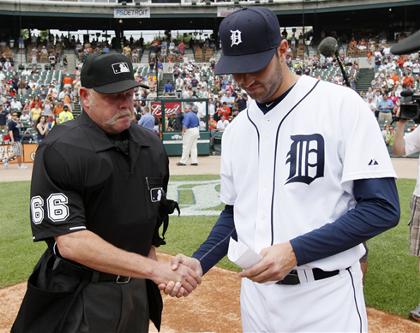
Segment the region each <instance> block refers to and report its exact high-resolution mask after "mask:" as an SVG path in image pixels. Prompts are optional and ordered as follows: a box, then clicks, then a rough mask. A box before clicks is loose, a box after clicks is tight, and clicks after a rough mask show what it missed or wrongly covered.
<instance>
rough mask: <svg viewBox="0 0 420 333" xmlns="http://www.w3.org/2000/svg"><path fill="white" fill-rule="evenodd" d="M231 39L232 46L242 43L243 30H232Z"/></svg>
mask: <svg viewBox="0 0 420 333" xmlns="http://www.w3.org/2000/svg"><path fill="white" fill-rule="evenodd" d="M230 40H231V41H232V44H230V47H232V46H233V45H239V44H241V43H242V38H241V32H240V31H239V30H231V31H230Z"/></svg>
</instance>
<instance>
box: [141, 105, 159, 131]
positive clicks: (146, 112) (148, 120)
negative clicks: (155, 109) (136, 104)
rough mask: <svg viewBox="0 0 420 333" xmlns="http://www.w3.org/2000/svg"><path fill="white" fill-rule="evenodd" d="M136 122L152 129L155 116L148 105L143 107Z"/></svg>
mask: <svg viewBox="0 0 420 333" xmlns="http://www.w3.org/2000/svg"><path fill="white" fill-rule="evenodd" d="M138 124H139V125H140V126H143V127H145V128H147V129H149V130H151V131H153V129H154V127H155V117H154V116H153V115H152V114H151V112H150V109H149V107H148V106H145V107H144V108H143V112H142V115H141V118H140V120H139V121H138Z"/></svg>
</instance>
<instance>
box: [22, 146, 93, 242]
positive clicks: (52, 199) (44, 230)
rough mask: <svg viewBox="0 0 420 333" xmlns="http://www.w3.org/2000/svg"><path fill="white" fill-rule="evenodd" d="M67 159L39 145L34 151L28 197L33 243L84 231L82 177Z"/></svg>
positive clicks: (59, 151)
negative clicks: (29, 196)
mask: <svg viewBox="0 0 420 333" xmlns="http://www.w3.org/2000/svg"><path fill="white" fill-rule="evenodd" d="M63 150H64V151H63ZM69 159H71V153H70V152H69V151H65V149H58V148H57V147H54V146H50V145H41V146H40V147H39V149H38V151H37V154H36V157H35V162H34V169H33V174H32V183H31V194H30V195H31V198H30V220H31V227H32V234H33V239H34V241H39V240H45V239H48V238H51V237H54V236H58V235H62V234H67V233H70V232H75V231H80V230H84V229H86V224H85V221H86V219H85V208H84V203H83V197H82V190H81V188H82V186H81V185H82V184H80V183H81V179H82V178H81V176H80V175H76V174H75V172H78V173H83V171H82V170H80V169H81V168H75V167H74V166H71V165H69ZM73 160H74V161H75V163H77V159H76V158H73Z"/></svg>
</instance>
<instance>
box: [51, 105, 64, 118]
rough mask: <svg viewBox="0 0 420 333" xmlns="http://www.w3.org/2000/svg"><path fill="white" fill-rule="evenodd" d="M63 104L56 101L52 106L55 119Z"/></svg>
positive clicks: (61, 110)
mask: <svg viewBox="0 0 420 333" xmlns="http://www.w3.org/2000/svg"><path fill="white" fill-rule="evenodd" d="M63 106H64V103H63V102H62V101H57V102H56V103H55V105H54V109H53V114H54V116H55V117H56V118H57V117H58V115H59V114H60V113H61V112H63Z"/></svg>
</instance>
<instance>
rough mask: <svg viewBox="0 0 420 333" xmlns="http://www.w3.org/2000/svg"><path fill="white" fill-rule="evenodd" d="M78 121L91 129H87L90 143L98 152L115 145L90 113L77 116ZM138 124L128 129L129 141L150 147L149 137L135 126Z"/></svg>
mask: <svg viewBox="0 0 420 333" xmlns="http://www.w3.org/2000/svg"><path fill="white" fill-rule="evenodd" d="M77 120H78V122H79V123H80V125H82V126H88V127H89V129H90V130H88V131H87V134H88V137H89V139H90V143H91V145H92V147H93V148H94V149H95V151H96V152H99V151H105V150H108V149H112V148H114V147H115V145H114V143H113V142H112V141H111V140H110V138H109V137H108V136H107V135H106V133H105V132H104V130H103V129H101V128H100V127H99V126H98V125H97V124H96V123H95V122H94V121H93V120H92V119H91V118H90V117H89V116H88V115H87V113H86V112H82V114H81V115H80V116H79V117H78V118H77ZM135 126H137V125H133V124H132V125H131V126H130V127H129V129H128V133H129V134H130V138H129V141H133V142H135V143H136V144H138V145H140V146H143V147H150V140H149V138H148V137H147V136H146V135H145V134H144V133H143V131H141V130H140V128H135Z"/></svg>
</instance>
